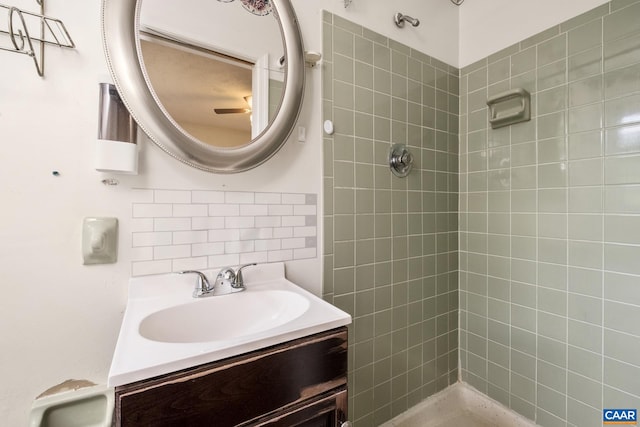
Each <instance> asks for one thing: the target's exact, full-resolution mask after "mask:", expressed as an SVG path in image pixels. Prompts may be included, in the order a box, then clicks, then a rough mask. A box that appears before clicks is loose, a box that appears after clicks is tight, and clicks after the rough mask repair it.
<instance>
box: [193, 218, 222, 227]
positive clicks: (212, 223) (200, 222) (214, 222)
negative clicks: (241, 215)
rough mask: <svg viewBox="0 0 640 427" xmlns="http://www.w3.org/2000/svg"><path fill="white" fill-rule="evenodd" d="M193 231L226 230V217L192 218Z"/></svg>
mask: <svg viewBox="0 0 640 427" xmlns="http://www.w3.org/2000/svg"><path fill="white" fill-rule="evenodd" d="M191 228H192V229H193V230H216V229H220V228H224V217H214V216H204V217H194V218H191Z"/></svg>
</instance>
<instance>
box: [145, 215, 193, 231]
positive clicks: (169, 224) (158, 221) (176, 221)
mask: <svg viewBox="0 0 640 427" xmlns="http://www.w3.org/2000/svg"><path fill="white" fill-rule="evenodd" d="M186 230H191V218H155V219H154V220H153V231H186Z"/></svg>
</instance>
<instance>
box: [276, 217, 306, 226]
mask: <svg viewBox="0 0 640 427" xmlns="http://www.w3.org/2000/svg"><path fill="white" fill-rule="evenodd" d="M306 218H307V217H306V216H283V217H282V226H283V227H304V226H305V225H306Z"/></svg>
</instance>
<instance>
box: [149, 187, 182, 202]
mask: <svg viewBox="0 0 640 427" xmlns="http://www.w3.org/2000/svg"><path fill="white" fill-rule="evenodd" d="M153 201H154V203H191V191H181V190H155V191H154V197H153Z"/></svg>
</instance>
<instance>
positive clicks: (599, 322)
mask: <svg viewBox="0 0 640 427" xmlns="http://www.w3.org/2000/svg"><path fill="white" fill-rule="evenodd" d="M516 87H523V88H525V89H527V90H528V91H529V92H531V95H532V120H531V121H530V122H527V123H521V124H516V125H513V126H510V127H506V128H502V129H497V130H492V129H490V127H489V125H488V117H487V108H486V105H485V102H486V99H487V97H489V96H491V95H494V94H497V93H500V92H503V91H505V90H508V89H510V88H516ZM460 94H461V96H460V273H459V274H460V288H459V289H460V359H461V367H460V368H461V372H462V378H463V380H464V381H467V382H469V383H470V384H471V385H473V386H474V387H476V388H477V389H478V390H480V391H482V392H484V393H487V394H488V395H489V396H490V397H492V398H494V399H496V400H498V401H500V402H502V403H503V404H505V405H507V406H509V407H511V408H513V409H514V410H516V411H517V412H519V413H521V414H523V415H525V416H527V417H528V418H530V419H533V420H535V421H536V422H537V423H538V424H540V425H542V426H556V425H558V426H580V427H589V426H601V425H602V409H603V408H623V407H624V408H626V407H629V408H639V407H640V386H639V384H640V381H639V380H638V378H640V326H638V325H640V231H639V230H640V2H638V1H637V0H631V1H630V0H615V1H613V2H610V3H607V4H604V5H602V6H600V7H597V8H595V9H593V10H592V11H590V12H587V13H585V14H583V15H580V16H578V17H575V18H573V19H571V20H569V21H567V22H565V23H562V24H560V25H558V26H556V27H553V28H551V29H549V30H546V31H544V32H542V33H540V34H538V35H536V36H534V37H531V38H529V39H527V40H524V41H522V42H520V43H517V44H515V45H513V46H511V47H509V48H507V49H505V50H503V51H501V52H498V53H497V54H495V55H491V56H490V57H488V58H485V59H483V60H482V61H479V62H477V63H475V64H472V65H470V66H468V67H465V68H464V69H463V70H462V71H461V79H460Z"/></svg>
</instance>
